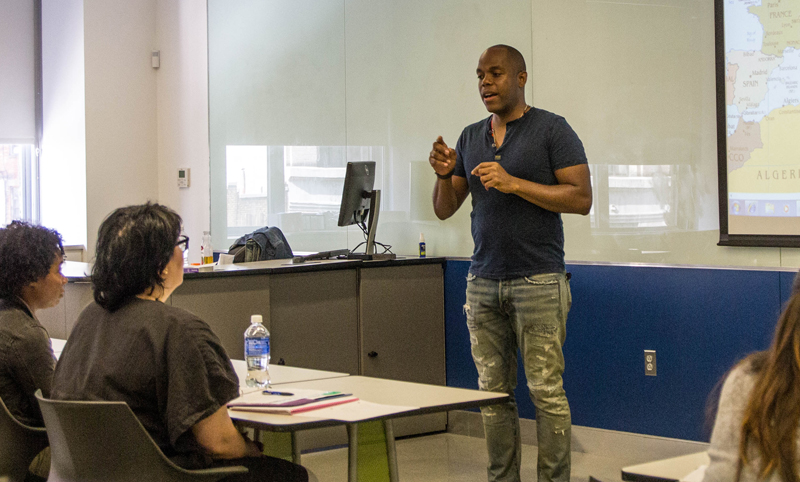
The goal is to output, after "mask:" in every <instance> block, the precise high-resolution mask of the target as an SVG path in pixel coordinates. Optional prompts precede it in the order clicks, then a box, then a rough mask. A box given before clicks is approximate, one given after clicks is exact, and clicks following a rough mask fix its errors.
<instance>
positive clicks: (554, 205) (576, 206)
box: [511, 179, 592, 215]
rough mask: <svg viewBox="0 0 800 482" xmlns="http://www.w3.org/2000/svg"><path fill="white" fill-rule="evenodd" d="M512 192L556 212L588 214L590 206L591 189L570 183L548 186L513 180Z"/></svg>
mask: <svg viewBox="0 0 800 482" xmlns="http://www.w3.org/2000/svg"><path fill="white" fill-rule="evenodd" d="M515 184H516V185H515V188H514V189H513V190H512V191H511V192H512V193H513V194H516V195H517V196H519V197H521V198H522V199H525V200H526V201H528V202H531V203H533V204H536V205H537V206H539V207H541V208H544V209H547V210H548V211H553V212H556V213H574V214H583V215H586V214H589V210H590V209H591V208H592V193H591V190H590V191H589V192H586V190H585V189H582V188H580V187H579V186H574V185H572V184H556V185H553V186H549V185H546V184H538V183H535V182H532V181H526V180H524V179H516V180H515Z"/></svg>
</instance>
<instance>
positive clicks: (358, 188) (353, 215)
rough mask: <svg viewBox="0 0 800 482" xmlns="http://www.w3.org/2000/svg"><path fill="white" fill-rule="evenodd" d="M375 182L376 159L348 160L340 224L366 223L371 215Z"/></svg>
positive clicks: (340, 209) (340, 210)
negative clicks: (370, 205) (370, 208)
mask: <svg viewBox="0 0 800 482" xmlns="http://www.w3.org/2000/svg"><path fill="white" fill-rule="evenodd" d="M374 184H375V161H367V162H348V163H347V170H346V171H345V175H344V188H343V189H342V204H341V207H340V208H339V226H349V225H351V224H364V223H366V222H367V216H368V215H369V204H370V198H369V196H368V194H370V193H371V192H372V187H373V185H374Z"/></svg>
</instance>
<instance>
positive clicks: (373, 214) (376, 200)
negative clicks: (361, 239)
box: [347, 189, 397, 261]
mask: <svg viewBox="0 0 800 482" xmlns="http://www.w3.org/2000/svg"><path fill="white" fill-rule="evenodd" d="M365 195H366V194H365ZM368 195H369V224H368V225H367V248H366V252H365V253H350V254H348V255H347V259H363V260H369V261H383V260H387V259H395V258H397V255H395V254H394V253H381V254H377V253H375V232H376V231H377V230H378V214H379V213H380V210H381V191H380V189H376V190H374V191H372V192H370V193H369V194H368Z"/></svg>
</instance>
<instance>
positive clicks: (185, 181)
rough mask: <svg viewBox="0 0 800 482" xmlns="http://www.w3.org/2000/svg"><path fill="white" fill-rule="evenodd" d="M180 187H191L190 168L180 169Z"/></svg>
mask: <svg viewBox="0 0 800 482" xmlns="http://www.w3.org/2000/svg"><path fill="white" fill-rule="evenodd" d="M178 187H189V168H188V167H179V168H178Z"/></svg>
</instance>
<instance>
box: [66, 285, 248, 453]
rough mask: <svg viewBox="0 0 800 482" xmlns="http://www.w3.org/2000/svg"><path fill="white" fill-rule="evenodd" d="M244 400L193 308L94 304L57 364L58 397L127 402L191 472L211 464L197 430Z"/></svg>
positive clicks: (228, 364)
mask: <svg viewBox="0 0 800 482" xmlns="http://www.w3.org/2000/svg"><path fill="white" fill-rule="evenodd" d="M238 395H239V378H238V377H237V376H236V372H235V371H234V369H233V366H232V365H231V361H230V359H229V358H228V355H227V353H226V352H225V349H224V348H223V347H222V344H221V342H220V341H219V338H217V336H216V335H215V334H214V333H213V332H212V331H211V328H210V327H209V326H208V325H207V324H206V323H205V322H203V321H202V320H200V319H199V318H198V317H196V316H195V315H193V314H191V313H189V312H188V311H186V310H183V309H180V308H175V307H172V306H168V305H165V304H164V303H161V302H158V301H148V300H141V299H138V298H134V299H133V300H131V301H130V302H128V303H127V304H125V305H124V306H122V307H121V308H120V309H118V310H117V311H115V312H113V313H112V312H109V311H107V310H105V309H104V308H102V307H100V306H99V305H97V304H95V303H92V304H91V305H89V306H87V307H86V309H84V310H83V312H82V313H81V315H80V316H79V317H78V321H77V323H76V324H75V328H74V329H73V330H72V333H71V334H70V336H69V340H67V344H66V346H65V347H64V351H63V352H62V353H61V358H60V359H59V361H58V365H57V366H56V372H55V375H54V378H53V388H52V398H54V399H58V400H109V401H124V402H126V403H127V404H128V405H129V406H130V407H131V410H133V413H135V414H136V416H137V417H138V418H139V421H140V422H141V423H142V425H144V427H145V429H147V431H148V432H149V433H150V436H151V437H153V440H155V442H156V444H158V446H159V447H160V448H161V450H162V451H163V452H164V454H165V455H166V456H167V457H169V458H171V459H172V460H173V461H174V462H175V463H177V464H179V465H181V466H183V467H185V468H200V467H207V466H208V465H209V464H211V459H210V458H209V457H208V456H207V455H206V454H205V453H204V451H203V449H202V447H200V445H199V443H198V442H197V440H196V439H195V437H194V434H193V433H192V431H191V430H190V429H191V427H192V426H193V425H195V424H196V423H197V422H199V421H200V420H202V419H204V418H206V417H208V416H210V415H212V414H213V413H215V412H216V411H217V410H219V409H220V408H221V407H223V406H224V405H225V404H226V403H228V402H229V401H230V400H232V399H234V398H236V397H237V396H238Z"/></svg>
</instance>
